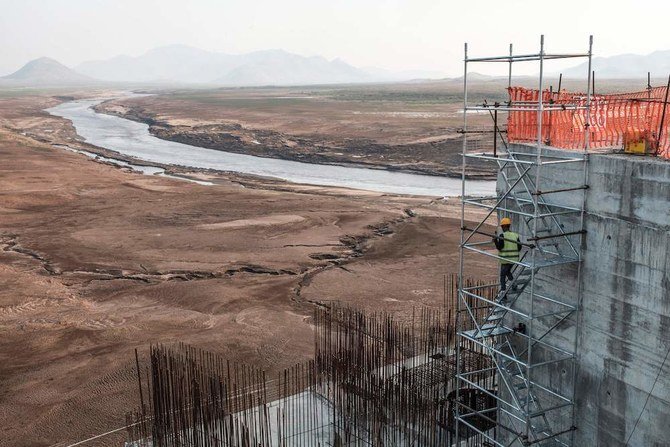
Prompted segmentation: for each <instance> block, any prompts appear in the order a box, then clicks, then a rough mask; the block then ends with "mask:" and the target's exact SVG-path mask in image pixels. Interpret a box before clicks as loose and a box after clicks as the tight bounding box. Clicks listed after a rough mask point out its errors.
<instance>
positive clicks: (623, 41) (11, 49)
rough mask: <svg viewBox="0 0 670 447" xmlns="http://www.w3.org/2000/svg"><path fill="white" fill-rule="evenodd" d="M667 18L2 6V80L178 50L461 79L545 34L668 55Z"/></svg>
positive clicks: (632, 10)
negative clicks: (266, 53)
mask: <svg viewBox="0 0 670 447" xmlns="http://www.w3.org/2000/svg"><path fill="white" fill-rule="evenodd" d="M668 17H670V3H669V2H667V1H663V0H648V1H644V0H638V1H623V0H610V1H603V0H598V1H589V0H557V1H552V2H544V1H537V0H536V1H530V0H498V1H492V0H479V1H478V0H470V1H465V0H462V1H458V2H452V1H446V0H328V1H322V0H246V1H243V0H188V1H187V0H181V1H179V0H0V41H1V42H2V45H1V46H0V48H1V50H0V55H1V56H2V57H0V75H2V74H7V73H9V72H12V71H14V70H16V69H18V68H20V67H21V66H22V65H23V64H24V63H25V62H27V61H28V60H31V59H35V58H38V57H41V56H49V57H53V58H54V59H57V60H59V61H60V62H62V63H64V64H66V65H68V66H74V65H76V64H78V63H80V62H83V61H86V60H91V59H106V58H109V57H113V56H116V55H119V54H127V55H131V56H137V55H140V54H142V53H144V52H145V51H147V50H149V49H152V48H155V47H157V46H162V45H169V44H186V45H192V46H195V47H199V48H202V49H205V50H211V51H221V52H226V53H233V54H234V53H244V52H248V51H254V50H263V49H273V48H281V49H284V50H286V51H290V52H293V53H298V54H302V55H305V56H311V55H321V56H324V57H326V58H328V59H333V58H336V57H339V58H342V59H344V60H345V61H346V62H348V63H350V64H352V65H355V66H358V67H370V66H373V67H379V68H386V69H392V70H435V71H440V72H444V73H446V74H449V75H460V74H461V71H462V62H461V60H462V51H463V42H465V41H468V42H469V45H470V49H471V54H472V55H473V56H474V55H492V54H496V55H497V54H504V53H506V52H507V51H508V44H509V43H510V42H513V43H514V44H515V48H516V49H518V51H519V52H527V51H533V52H535V51H536V50H537V46H538V42H539V35H540V34H542V33H544V34H545V36H546V41H547V50H548V51H553V52H556V51H571V52H572V51H584V50H586V45H587V41H588V35H589V34H593V35H594V39H595V45H594V52H595V54H596V55H597V56H611V55H614V54H621V53H639V54H647V53H650V52H653V51H656V50H667V49H670V32H668V31H667V23H668ZM574 63H575V62H570V65H574ZM523 70H526V71H527V72H529V73H534V72H536V67H534V66H529V67H527V68H521V71H523ZM473 71H479V72H489V73H490V72H491V71H490V70H489V71H487V70H486V67H481V68H479V67H476V68H475V67H473Z"/></svg>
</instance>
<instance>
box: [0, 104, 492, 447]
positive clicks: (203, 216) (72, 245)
mask: <svg viewBox="0 0 670 447" xmlns="http://www.w3.org/2000/svg"><path fill="white" fill-rule="evenodd" d="M91 94H92V93H91V92H74V93H69V94H68V95H69V96H75V97H79V96H86V95H91ZM5 96H6V97H4V98H2V99H0V157H1V158H2V160H3V163H2V165H1V166H0V191H1V192H0V284H1V287H0V377H1V378H2V380H1V381H0V431H1V433H0V446H7V447H9V446H47V445H54V444H56V445H59V446H65V445H69V444H70V443H72V442H74V441H78V440H81V439H84V438H87V437H89V436H92V435H95V434H98V433H102V432H105V431H107V430H111V429H115V428H118V427H121V426H122V425H123V422H124V412H125V411H127V410H129V409H131V408H133V407H134V406H136V405H137V397H136V396H135V386H136V381H135V380H136V378H135V370H134V368H135V367H134V350H135V349H136V348H137V349H139V351H140V353H141V354H143V353H145V352H146V350H147V347H148V345H149V344H151V343H171V342H177V341H181V342H186V343H190V344H193V345H195V346H198V347H202V348H206V349H210V350H213V351H215V352H218V353H221V354H223V355H224V356H225V357H226V358H228V359H230V360H233V361H238V362H244V363H249V364H253V365H257V366H259V367H262V368H265V369H266V370H268V371H269V372H272V371H276V370H278V369H279V368H283V367H285V366H288V365H291V364H293V363H295V362H297V361H300V360H303V359H306V358H308V357H309V356H310V355H311V353H312V345H311V341H312V331H311V328H310V324H309V322H310V315H311V313H312V309H313V306H314V305H317V304H318V303H319V302H326V301H329V300H333V299H337V300H343V301H346V302H349V303H351V304H353V305H356V306H359V307H363V308H366V309H376V310H379V309H389V310H391V311H393V312H397V313H405V314H408V313H410V312H412V309H413V308H414V307H416V306H419V305H424V304H425V305H432V306H439V305H440V304H441V303H442V292H443V290H442V287H443V278H444V275H448V274H451V273H453V272H455V271H456V269H457V246H458V234H459V229H458V228H459V225H460V220H459V207H458V206H456V205H455V203H454V202H449V201H443V200H439V199H430V198H412V197H402V196H392V195H384V194H378V193H367V192H360V191H351V190H345V189H337V188H318V187H308V186H300V185H291V184H288V183H284V182H275V181H269V180H262V179H253V178H249V177H241V176H234V175H218V174H213V173H206V172H200V173H198V172H182V174H184V175H189V176H194V177H196V176H197V177H198V178H201V179H202V178H206V179H208V180H210V181H212V182H213V183H214V186H203V185H198V184H195V183H191V182H187V181H181V180H175V179H170V178H165V177H156V176H144V175H140V174H138V173H134V172H130V171H127V170H124V169H120V168H117V167H113V166H109V165H106V164H102V163H97V162H95V161H93V160H91V159H89V158H86V157H84V156H82V155H78V154H74V153H71V152H67V151H65V150H63V149H59V148H56V147H54V146H53V144H59V143H68V144H70V145H72V146H74V147H82V148H86V147H87V146H86V145H85V144H82V143H80V142H77V141H76V136H75V134H74V130H73V128H72V127H71V125H70V124H69V123H68V122H67V121H65V120H61V119H58V118H55V117H50V116H48V115H46V114H45V113H43V112H42V111H41V110H42V109H44V108H45V107H48V106H51V105H54V104H56V103H58V101H60V100H62V98H61V99H58V98H54V97H52V96H50V95H34V96H31V95H22V96H17V95H10V94H7V95H5ZM155 100H156V101H160V98H158V99H155ZM398 138H400V136H398ZM242 185H243V186H244V187H243V186H242ZM408 209H411V210H413V212H411V213H408V212H407V211H406V210H408ZM414 214H415V215H414ZM479 268H480V270H479V271H481V272H482V273H484V274H492V273H493V271H494V269H493V268H491V267H490V266H485V265H481V266H479ZM122 440H123V432H120V433H116V434H113V435H110V436H107V437H104V438H100V439H98V440H96V441H93V442H90V443H87V444H86V445H120V444H121V441H122Z"/></svg>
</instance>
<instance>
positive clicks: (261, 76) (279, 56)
mask: <svg viewBox="0 0 670 447" xmlns="http://www.w3.org/2000/svg"><path fill="white" fill-rule="evenodd" d="M76 69H77V71H79V72H81V73H84V74H86V75H88V76H91V77H94V78H97V79H102V80H105V81H116V82H157V81H158V82H180V83H201V84H216V85H225V86H245V85H300V84H303V85H304V84H335V83H357V82H377V81H390V80H394V81H400V80H409V79H412V78H413V77H414V76H410V75H409V73H406V74H400V73H393V72H384V73H382V71H380V70H378V71H376V72H375V71H372V70H366V69H361V68H357V67H353V66H351V65H349V64H347V63H346V62H344V61H342V60H340V59H334V60H332V61H329V60H327V59H325V58H323V57H320V56H312V57H306V56H300V55H297V54H293V53H289V52H286V51H283V50H264V51H255V52H251V53H244V54H237V55H232V54H226V53H217V52H212V51H205V50H201V49H199V48H194V47H189V46H186V45H170V46H165V47H160V48H156V49H153V50H150V51H148V52H146V53H145V54H143V55H141V56H137V57H130V56H117V57H115V58H112V59H107V60H99V61H90V62H84V63H82V64H80V65H79V66H77V67H76Z"/></svg>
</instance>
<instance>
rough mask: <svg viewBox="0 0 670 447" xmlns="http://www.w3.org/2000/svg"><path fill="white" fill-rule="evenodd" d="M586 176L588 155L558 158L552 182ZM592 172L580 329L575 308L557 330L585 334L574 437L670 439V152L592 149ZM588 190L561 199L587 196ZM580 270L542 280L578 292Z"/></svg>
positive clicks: (560, 376) (551, 375)
mask: <svg viewBox="0 0 670 447" xmlns="http://www.w3.org/2000/svg"><path fill="white" fill-rule="evenodd" d="M517 149H518V150H523V151H529V150H532V149H529V148H528V147H523V146H518V147H517ZM564 155H565V153H564ZM543 169H544V168H543ZM581 176H582V171H581V167H580V166H578V165H571V164H566V165H556V166H554V167H551V168H548V169H546V170H544V175H543V183H542V185H543V187H544V188H545V189H548V188H560V187H564V186H567V185H574V184H575V183H579V179H580V178H581ZM588 176H589V180H588V184H589V186H590V189H588V190H587V192H586V209H587V214H586V220H585V227H586V230H587V235H586V238H585V245H584V247H583V251H582V255H583V259H584V260H583V265H582V278H581V287H582V310H581V312H580V313H579V318H580V331H579V332H576V331H575V328H576V326H575V324H574V323H576V321H575V318H573V319H571V320H570V321H566V322H565V324H563V325H562V327H560V328H559V329H558V331H557V334H556V337H557V338H556V340H558V343H562V342H561V339H564V343H565V345H566V346H568V345H569V343H570V339H573V340H574V337H575V336H576V337H577V346H578V351H577V362H576V363H577V383H576V389H577V393H576V412H577V417H576V426H577V431H576V437H575V439H576V440H575V443H574V445H575V446H580V447H581V446H607V447H613V446H624V445H626V441H627V440H628V439H629V437H630V441H629V444H628V445H630V446H645V447H646V446H670V359H668V361H667V362H666V363H665V366H664V367H663V370H662V371H661V364H662V363H663V361H664V358H665V357H666V355H667V353H668V351H669V350H670V161H664V160H657V159H654V158H650V157H635V156H624V155H614V154H592V155H591V156H590V161H589V163H588ZM581 194H582V193H581V192H571V193H561V194H556V195H554V196H553V197H552V200H554V201H556V202H559V203H562V204H570V205H575V204H577V205H578V204H579V202H580V201H581ZM566 222H567V225H568V226H570V225H574V224H576V223H577V222H576V221H575V220H574V218H572V219H566ZM520 230H521V229H520ZM522 232H523V231H522ZM576 272H577V269H576V268H575V266H574V265H568V266H563V267H552V268H548V269H543V270H541V274H539V275H538V277H537V282H538V284H539V290H548V291H553V293H557V291H558V292H559V293H564V294H565V295H573V296H576V295H577V290H578V287H579V285H580V284H579V283H578V282H577V276H576V275H577V273H576ZM562 334H563V335H564V337H563V336H562ZM566 373H567V374H566ZM544 374H546V377H545V378H544V379H546V380H545V381H546V382H547V383H553V384H554V385H556V387H557V388H560V387H565V386H571V381H570V383H568V382H566V380H567V376H568V375H570V374H569V371H564V370H563V371H561V370H560V369H559V370H557V369H548V370H547V371H546V372H545V373H544ZM655 382H656V383H655ZM654 383H655V385H654ZM652 387H653V392H651V393H650V391H651V390H652ZM647 400H648V402H647ZM645 402H647V403H646V409H645V410H644V411H643V407H644V406H645ZM638 419H639V421H638ZM631 435H632V436H631Z"/></svg>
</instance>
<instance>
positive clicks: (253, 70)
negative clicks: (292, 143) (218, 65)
mask: <svg viewBox="0 0 670 447" xmlns="http://www.w3.org/2000/svg"><path fill="white" fill-rule="evenodd" d="M240 62H241V64H240V65H238V66H237V67H235V68H233V69H232V70H230V71H229V72H228V73H226V74H224V75H223V76H221V77H218V78H216V79H214V80H213V81H212V82H213V83H214V84H221V85H233V86H234V85H270V84H272V85H305V84H344V83H355V82H370V81H372V80H373V78H372V77H371V76H370V75H369V74H367V73H366V72H364V71H363V70H360V69H358V68H355V67H353V66H351V65H349V64H347V63H346V62H344V61H342V60H340V59H335V60H333V61H328V60H327V59H325V58H323V57H320V56H313V57H303V56H298V55H297V54H291V53H288V52H286V51H282V50H269V51H260V52H255V53H249V54H247V55H244V56H242V57H241V58H240Z"/></svg>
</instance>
